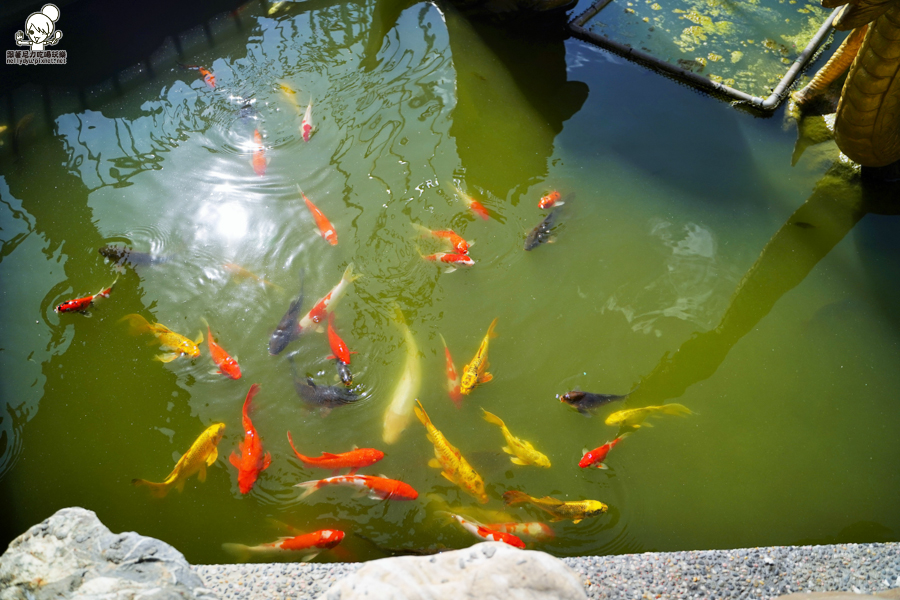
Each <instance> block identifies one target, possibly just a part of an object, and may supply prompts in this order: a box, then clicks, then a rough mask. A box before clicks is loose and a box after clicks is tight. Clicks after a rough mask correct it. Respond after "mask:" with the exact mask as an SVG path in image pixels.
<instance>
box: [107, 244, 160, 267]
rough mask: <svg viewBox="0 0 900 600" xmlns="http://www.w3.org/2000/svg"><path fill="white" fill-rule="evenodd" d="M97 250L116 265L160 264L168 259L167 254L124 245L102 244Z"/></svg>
mask: <svg viewBox="0 0 900 600" xmlns="http://www.w3.org/2000/svg"><path fill="white" fill-rule="evenodd" d="M97 252H99V253H100V254H102V255H103V256H105V257H106V258H108V259H109V260H111V261H112V262H114V263H116V264H118V265H121V264H123V263H128V264H130V265H134V266H138V265H140V266H148V265H161V264H163V263H166V262H169V260H170V259H169V257H167V256H158V255H156V254H148V253H146V252H137V251H135V250H132V249H131V248H126V247H124V246H103V247H102V248H100V249H98V250H97Z"/></svg>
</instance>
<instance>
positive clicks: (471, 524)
mask: <svg viewBox="0 0 900 600" xmlns="http://www.w3.org/2000/svg"><path fill="white" fill-rule="evenodd" d="M446 514H447V515H448V516H449V517H452V518H453V520H455V521H456V522H457V523H459V524H460V525H462V526H463V529H465V530H466V531H468V532H469V533H471V534H472V535H474V536H475V537H477V538H480V539H482V540H485V541H487V542H503V543H504V544H509V545H510V546H514V547H516V548H521V549H522V550H524V549H525V542H523V541H522V540H520V539H519V538H517V537H516V536H514V535H513V534H511V533H506V532H503V531H497V530H495V529H491V528H489V527H487V526H485V525H482V524H481V523H479V522H478V521H471V520H467V519H464V518H462V517H461V516H459V515H456V514H453V513H446Z"/></svg>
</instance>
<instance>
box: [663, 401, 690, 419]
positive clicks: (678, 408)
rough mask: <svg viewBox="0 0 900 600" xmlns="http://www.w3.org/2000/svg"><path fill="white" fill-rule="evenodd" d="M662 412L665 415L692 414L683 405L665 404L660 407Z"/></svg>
mask: <svg viewBox="0 0 900 600" xmlns="http://www.w3.org/2000/svg"><path fill="white" fill-rule="evenodd" d="M662 412H664V413H666V414H667V415H675V416H686V415H692V414H694V413H693V412H691V409H689V408H688V407H687V406H685V405H683V404H666V405H664V406H663V407H662Z"/></svg>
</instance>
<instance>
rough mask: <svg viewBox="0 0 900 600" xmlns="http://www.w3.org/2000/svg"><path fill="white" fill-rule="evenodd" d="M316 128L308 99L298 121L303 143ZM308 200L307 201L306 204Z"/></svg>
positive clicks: (310, 101)
mask: <svg viewBox="0 0 900 600" xmlns="http://www.w3.org/2000/svg"><path fill="white" fill-rule="evenodd" d="M315 128H316V126H315V125H314V124H313V118H312V98H310V99H309V105H307V107H306V112H305V113H303V120H302V121H300V133H301V134H302V135H303V141H304V142H308V141H309V138H311V137H312V134H313V130H314V129H315ZM308 202H309V200H307V203H308ZM336 243H337V242H332V244H336Z"/></svg>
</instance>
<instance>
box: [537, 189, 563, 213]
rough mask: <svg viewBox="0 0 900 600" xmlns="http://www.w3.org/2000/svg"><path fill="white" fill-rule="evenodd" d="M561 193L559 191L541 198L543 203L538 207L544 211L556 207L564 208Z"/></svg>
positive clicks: (539, 203)
mask: <svg viewBox="0 0 900 600" xmlns="http://www.w3.org/2000/svg"><path fill="white" fill-rule="evenodd" d="M561 197H562V196H560V193H559V192H557V191H553V192H550V193H549V194H547V195H546V196H543V197H542V198H541V201H540V202H538V206H539V207H540V208H543V209H547V208H553V207H554V206H562V205H563V204H565V202H561V201H560V198H561Z"/></svg>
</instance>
